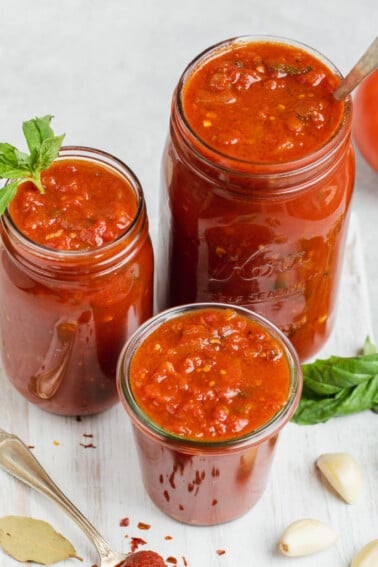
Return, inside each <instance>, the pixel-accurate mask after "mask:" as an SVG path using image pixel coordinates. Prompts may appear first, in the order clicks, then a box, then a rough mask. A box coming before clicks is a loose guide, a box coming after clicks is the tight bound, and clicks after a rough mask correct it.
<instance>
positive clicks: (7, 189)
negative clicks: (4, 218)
mask: <svg viewBox="0 0 378 567" xmlns="http://www.w3.org/2000/svg"><path fill="white" fill-rule="evenodd" d="M18 185H19V181H18V180H17V181H12V182H11V183H7V185H5V186H4V187H3V188H2V189H0V215H2V214H3V212H4V211H5V209H6V208H7V206H8V205H9V203H10V202H11V200H12V199H13V197H14V196H15V194H16V193H17V187H18Z"/></svg>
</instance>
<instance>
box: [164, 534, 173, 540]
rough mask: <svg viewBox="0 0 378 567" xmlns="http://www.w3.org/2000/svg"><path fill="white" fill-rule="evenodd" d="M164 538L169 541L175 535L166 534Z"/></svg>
mask: <svg viewBox="0 0 378 567" xmlns="http://www.w3.org/2000/svg"><path fill="white" fill-rule="evenodd" d="M164 539H166V540H167V541H169V540H170V539H173V537H172V536H171V535H166V536H165V537H164Z"/></svg>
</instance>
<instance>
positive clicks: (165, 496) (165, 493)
mask: <svg viewBox="0 0 378 567" xmlns="http://www.w3.org/2000/svg"><path fill="white" fill-rule="evenodd" d="M163 494H164V498H165V499H166V501H167V502H169V492H168V490H164V492H163Z"/></svg>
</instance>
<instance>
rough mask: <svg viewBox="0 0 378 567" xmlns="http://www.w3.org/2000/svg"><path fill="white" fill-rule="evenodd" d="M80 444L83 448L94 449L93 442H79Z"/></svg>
mask: <svg viewBox="0 0 378 567" xmlns="http://www.w3.org/2000/svg"><path fill="white" fill-rule="evenodd" d="M80 445H81V447H84V449H96V445H93V443H80Z"/></svg>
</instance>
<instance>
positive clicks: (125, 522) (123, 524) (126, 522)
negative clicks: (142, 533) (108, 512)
mask: <svg viewBox="0 0 378 567" xmlns="http://www.w3.org/2000/svg"><path fill="white" fill-rule="evenodd" d="M129 524H130V520H129V518H122V520H120V522H119V525H120V526H121V528H127V526H128V525H129Z"/></svg>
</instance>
